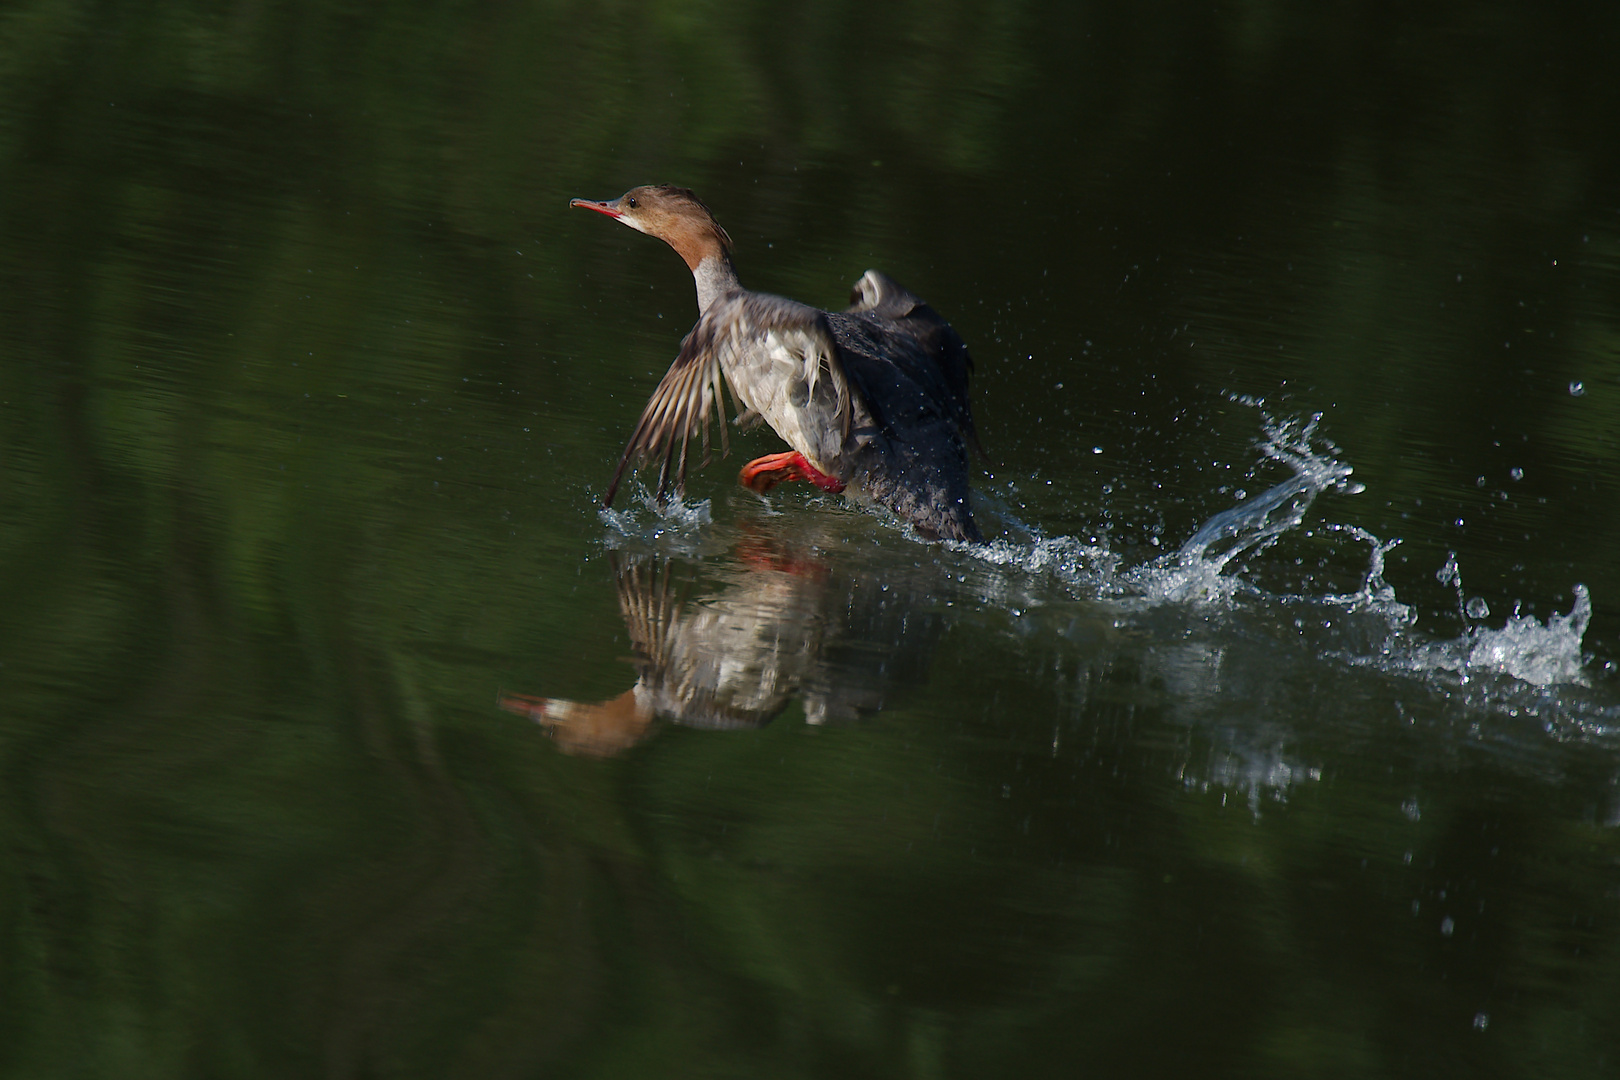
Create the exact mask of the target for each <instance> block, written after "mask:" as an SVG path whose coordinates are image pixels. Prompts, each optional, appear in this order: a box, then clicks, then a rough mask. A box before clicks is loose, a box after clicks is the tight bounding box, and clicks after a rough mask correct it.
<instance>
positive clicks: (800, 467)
mask: <svg viewBox="0 0 1620 1080" xmlns="http://www.w3.org/2000/svg"><path fill="white" fill-rule="evenodd" d="M737 479H738V481H739V482H740V483H741V484H742V486H743V487H745V488H748V489H749V490H750V491H757V492H759V493H760V494H761V495H763V494H765V492H767V491H769V490H771V488H773V487H775V486H776V485H777V484H780V483H781V482H782V481H784V480H808V481H810V483H812V484H814V485H816V487H818V488H820V489H821V490H822V491H830V492H832V493H833V494H834V495H836V494H838V493H839V492H840V491H843V490H844V482H843V481H842V480H839V479H837V478H835V477H831V476H828V475H827V474H826V473H824V472H822V471H821V470H819V469H817V468H816V467H815V466H814V465H812V464H810V463H809V462H808V461H806V460H805V459H804V455H803V454H801V453H799V452H798V451H797V450H789V451H788V452H787V453H785V454H767V455H766V456H765V457H762V458H755V459H754V460H753V461H750V462H749V463H748V464H746V465H744V466H743V467H742V472H740V473H738V474H737Z"/></svg>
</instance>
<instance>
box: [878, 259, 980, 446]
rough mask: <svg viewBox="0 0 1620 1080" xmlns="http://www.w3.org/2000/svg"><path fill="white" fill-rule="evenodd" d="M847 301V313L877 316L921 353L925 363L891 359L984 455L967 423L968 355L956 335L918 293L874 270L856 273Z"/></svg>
mask: <svg viewBox="0 0 1620 1080" xmlns="http://www.w3.org/2000/svg"><path fill="white" fill-rule="evenodd" d="M849 300H850V308H849V314H851V315H869V316H871V317H873V318H876V319H879V320H883V321H884V322H886V323H888V324H889V326H891V327H892V328H893V329H894V331H895V332H897V333H899V334H902V335H904V336H905V337H907V338H909V339H910V340H911V341H912V342H914V343H915V344H916V346H917V348H918V349H920V350H921V352H922V353H923V355H924V356H926V357H927V362H926V363H925V364H923V365H918V364H916V363H915V362H912V363H909V364H908V363H907V361H906V359H905V358H903V357H900V356H897V359H898V360H899V362H900V363H901V364H902V365H903V366H906V367H907V368H908V369H909V370H908V372H907V373H908V374H909V375H910V376H911V377H912V378H913V379H915V380H917V382H918V383H919V384H921V385H922V386H923V387H924V388H925V389H926V390H927V391H928V393H929V395H930V396H931V397H934V398H936V399H937V400H938V401H939V403H940V404H941V405H942V406H944V407H945V408H946V409H947V410H949V412H950V414H951V419H952V420H953V421H954V422H955V423H956V426H957V427H958V428H959V429H960V430H961V432H962V436H963V438H964V439H965V440H966V441H967V442H968V443H969V444H970V445H971V446H973V448H974V449H976V450H977V451H978V452H979V454H980V456H987V455H985V453H984V447H982V446H980V445H979V435H978V432H977V431H976V430H974V426H973V408H972V406H971V405H970V404H969V402H968V376H969V375H971V374H972V372H973V357H972V356H971V355H969V353H968V349H967V343H966V342H964V341H963V340H962V338H961V335H959V334H958V333H957V332H956V331H955V330H954V329H952V328H951V324H950V323H948V322H946V321H945V319H944V318H943V317H942V316H941V315H940V314H939V312H937V311H935V310H934V309H933V308H931V307H929V306H928V304H927V302H926V301H924V300H923V299H922V298H921V297H920V296H918V295H917V294H916V293H914V292H912V291H910V290H909V289H907V288H906V287H905V286H903V285H901V284H899V283H898V282H896V281H895V280H894V279H893V278H891V277H889V276H888V275H887V274H883V273H880V272H879V271H877V270H868V271H867V272H866V273H865V274H862V275H861V278H860V280H859V281H857V282H855V285H854V287H853V288H852V289H851V290H850V294H849Z"/></svg>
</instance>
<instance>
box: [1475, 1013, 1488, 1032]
mask: <svg viewBox="0 0 1620 1080" xmlns="http://www.w3.org/2000/svg"><path fill="white" fill-rule="evenodd" d="M1490 1026H1491V1014H1490V1013H1483V1012H1477V1013H1475V1014H1474V1030H1475V1031H1484V1030H1485V1029H1486V1028H1488V1027H1490Z"/></svg>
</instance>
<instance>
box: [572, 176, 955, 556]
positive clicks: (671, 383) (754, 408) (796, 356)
mask: <svg viewBox="0 0 1620 1080" xmlns="http://www.w3.org/2000/svg"><path fill="white" fill-rule="evenodd" d="M569 205H570V206H582V207H584V208H586V209H587V210H595V211H597V212H598V213H601V214H606V215H607V216H608V217H611V218H614V219H615V220H617V221H620V222H622V223H624V224H625V225H628V226H630V227H631V228H632V229H635V230H636V231H637V232H644V233H647V234H648V235H649V236H656V237H658V238H659V239H660V240H663V241H664V242H665V243H667V244H669V246H670V247H672V248H674V249H675V251H676V252H677V253H678V254H679V255H680V256H681V258H683V259H685V260H686V265H687V267H689V268H690V269H691V271H692V278H693V280H694V281H695V283H696V284H697V300H698V312H699V314H698V321H697V325H696V326H694V327H693V328H692V332H691V333H689V334H687V335H686V338H685V339H684V340H683V341H682V342H681V348H680V352H679V353H678V354H677V355H676V357H675V362H674V364H672V365H671V366H670V369H669V372H668V373H667V374H666V375H665V376H664V378H663V380H662V381H661V382H660V383H659V384H658V389H657V390H655V391H653V396H652V399H651V400H650V401H648V402H647V407H646V409H645V410H643V411H642V414H641V419H640V421H639V422H638V423H637V424H636V427H635V430H634V432H633V433H632V434H631V436H630V442H629V445H628V446H626V447H625V450H624V456H623V457H622V458H620V459H619V467H618V468H617V469H616V470H615V471H614V473H613V480H612V482H611V483H610V484H609V485H608V490H607V495H606V496H605V497H604V498H603V500H602V501H603V504H604V505H611V504H612V502H613V496H614V494H615V492H617V490H618V487H619V481H620V479H621V478H622V477H623V476H624V471H625V468H626V466H628V465H629V463H630V461H631V460H632V459H635V458H640V459H642V460H646V459H648V458H652V457H659V456H661V457H662V458H663V468H662V473H661V475H660V477H659V484H658V494H659V496H660V497H662V496H663V494H664V493H665V492H666V491H667V490H668V488H669V484H670V480H671V473H672V471H673V473H674V480H675V484H676V486H677V488H679V487H680V486H681V485H682V484H683V483H684V481H685V477H686V446H687V440H688V439H689V438H690V437H691V435H692V434H693V429H694V428H697V429H700V430H701V433H702V442H703V449H704V455H705V461H706V460H707V455H708V450H709V412H710V410H711V409H712V410H714V411H715V413H716V415H718V416H719V418H720V436H721V442H722V446H724V445H725V443H726V429H725V416H724V414H723V411H722V410H723V408H724V405H723V402H722V400H721V390H720V387H721V376H722V375H724V377H725V381H726V382H729V383H730V384H731V394H732V398H733V399H734V400H735V401H736V402H738V403H739V405H740V406H741V409H740V412H739V415H738V417H737V423H738V424H740V425H745V426H746V425H751V424H754V423H758V422H760V421H761V420H763V421H764V422H765V423H767V424H769V425H770V426H771V429H772V430H774V431H775V432H776V433H777V434H778V435H780V436H781V437H782V438H783V439H784V440H786V442H787V443H788V445H789V446H791V447H793V450H792V451H791V452H789V453H785V454H772V455H769V456H767V457H763V458H759V459H757V460H755V461H751V462H749V463H748V464H747V465H746V466H744V467H743V470H742V473H741V476H740V477H739V479H740V480H741V481H742V483H744V484H745V485H747V486H748V487H750V488H752V489H754V490H755V491H765V490H767V489H769V488H770V487H772V486H773V485H774V484H777V483H779V482H781V481H783V480H808V481H810V482H811V483H813V484H816V485H817V486H818V487H820V488H822V489H823V490H826V491H831V492H839V491H843V490H845V488H846V487H848V488H850V489H851V490H852V491H854V492H859V493H862V494H864V495H865V496H867V497H868V498H870V499H872V500H873V501H875V502H878V503H881V504H882V505H884V506H886V507H888V508H889V509H890V510H892V511H894V513H895V514H897V515H898V516H899V517H901V518H902V519H904V520H905V521H908V522H910V523H911V525H912V527H913V528H915V529H916V530H917V532H918V533H919V534H921V535H922V536H924V537H926V538H928V539H949V540H969V541H975V542H979V541H982V540H983V537H982V536H981V535H980V534H979V529H978V526H977V525H975V524H974V522H973V515H972V514H971V513H970V512H969V509H968V465H967V451H966V446H965V443H966V442H974V443H975V444H976V443H977V438H976V436H975V435H974V431H973V415H972V411H971V410H970V408H969V406H968V373H969V372H970V371H971V370H972V368H973V360H972V358H971V357H970V356H969V355H968V351H967V346H966V345H964V344H963V342H962V339H961V338H960V337H958V336H957V334H956V331H954V330H952V329H951V327H950V324H949V323H947V322H946V321H945V320H944V319H942V318H941V317H940V316H939V315H938V314H937V313H936V312H935V311H934V309H933V308H931V307H929V306H928V305H927V304H925V303H923V302H922V300H920V299H918V298H917V297H916V296H914V295H912V294H911V293H909V292H907V291H906V290H905V289H903V288H901V287H900V286H899V285H897V284H895V283H894V282H893V281H891V280H890V279H889V278H887V277H885V276H884V275H882V274H880V273H878V272H877V271H876V270H868V271H867V272H866V274H865V275H863V276H862V277H861V279H860V280H859V281H857V282H856V283H855V288H854V291H853V292H852V293H851V295H850V301H851V307H850V308H849V310H848V311H843V312H832V311H820V310H818V309H816V308H813V307H808V306H806V305H804V304H800V303H795V302H794V301H792V300H785V299H783V298H781V297H779V296H769V295H767V294H765V293H756V292H749V291H748V290H746V289H744V288H743V287H742V284H741V283H740V282H739V281H738V280H737V271H736V268H735V267H733V266H732V263H731V237H730V236H728V235H726V231H725V230H724V229H722V228H721V227H720V223H719V222H717V221H715V220H714V215H713V214H711V213H710V212H709V208H708V207H706V206H704V205H703V203H702V202H700V201H699V200H698V197H697V196H696V195H694V194H692V192H690V191H688V190H687V189H685V188H679V187H673V186H670V185H668V184H661V185H656V186H651V187H638V188H633V189H631V190H630V191H627V192H625V193H624V194H623V195H621V196H619V197H618V198H617V199H613V200H611V201H609V202H592V201H590V200H588V199H574V200H572V201H571V202H570V203H569ZM728 448H729V447H728Z"/></svg>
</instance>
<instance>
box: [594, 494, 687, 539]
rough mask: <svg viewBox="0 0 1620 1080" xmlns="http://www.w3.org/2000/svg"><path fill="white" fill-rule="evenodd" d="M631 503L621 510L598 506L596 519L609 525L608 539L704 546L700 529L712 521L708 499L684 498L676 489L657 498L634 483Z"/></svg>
mask: <svg viewBox="0 0 1620 1080" xmlns="http://www.w3.org/2000/svg"><path fill="white" fill-rule="evenodd" d="M630 501H631V505H630V506H628V507H626V508H625V509H623V510H615V509H613V508H612V507H607V506H604V507H600V508H599V509H598V510H597V512H596V516H597V519H598V520H600V521H601V522H602V524H604V525H606V526H607V527H608V529H609V535H608V538H607V543H608V546H609V547H617V546H619V545H620V544H621V543H622V542H624V541H637V542H641V543H649V544H650V543H665V544H668V543H669V542H671V541H674V542H675V543H676V545H677V547H679V546H682V545H683V544H684V546H687V547H692V548H693V549H694V551H695V549H696V548H699V547H703V546H704V544H703V536H702V532H703V530H704V529H705V527H706V526H708V525H710V524H712V523H713V521H714V517H713V514H712V512H711V506H710V503H709V500H708V499H698V500H696V501H694V502H690V503H689V502H687V501H686V499H685V497H684V496H683V495H682V494H681V493H679V492H677V493H676V494H674V495H671V496H669V497H667V498H666V499H664V500H663V501H662V502H660V501H659V500H658V499H657V498H656V497H655V496H654V495H653V494H652V493H651V492H650V491H648V490H647V488H646V487H644V486H642V485H641V484H639V483H638V484H637V485H636V486H635V488H634V489H633V493H632V498H631V500H630Z"/></svg>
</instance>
